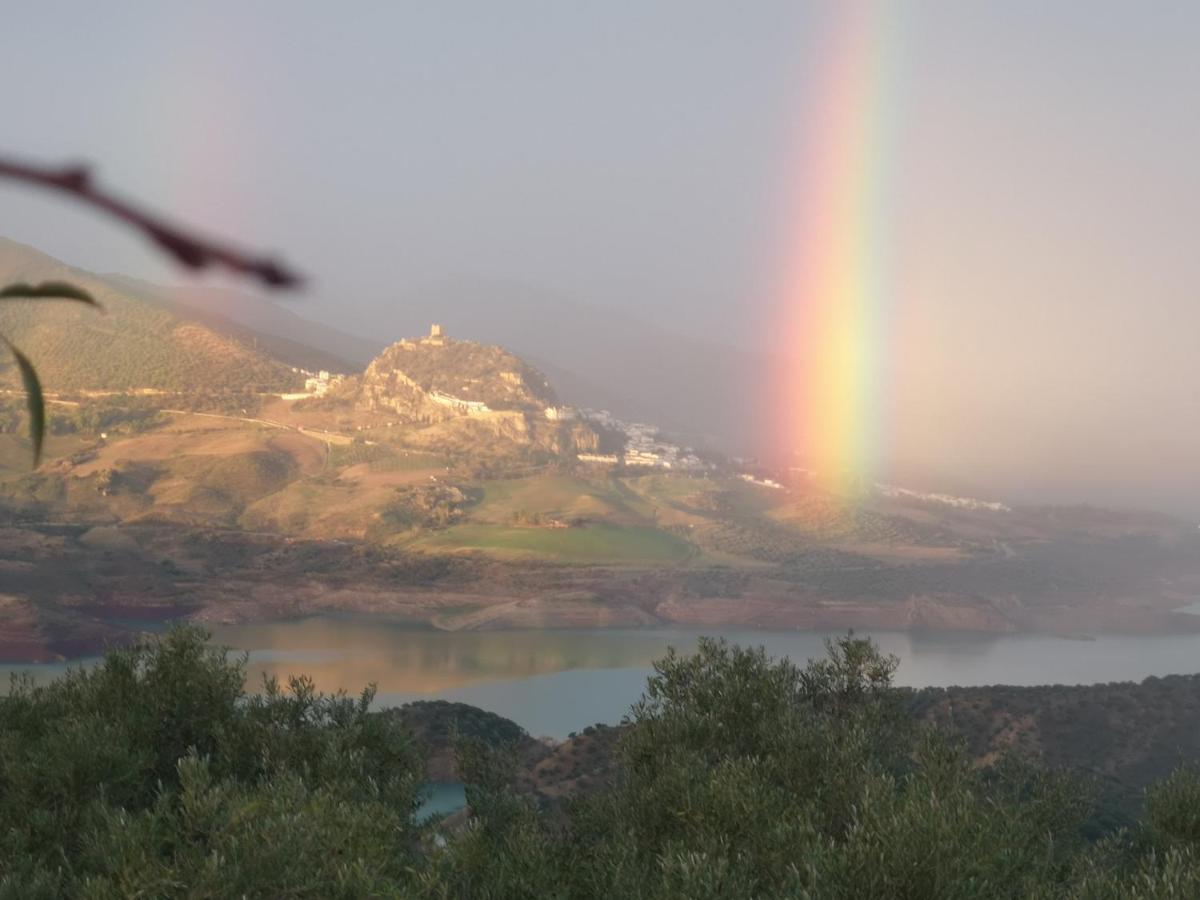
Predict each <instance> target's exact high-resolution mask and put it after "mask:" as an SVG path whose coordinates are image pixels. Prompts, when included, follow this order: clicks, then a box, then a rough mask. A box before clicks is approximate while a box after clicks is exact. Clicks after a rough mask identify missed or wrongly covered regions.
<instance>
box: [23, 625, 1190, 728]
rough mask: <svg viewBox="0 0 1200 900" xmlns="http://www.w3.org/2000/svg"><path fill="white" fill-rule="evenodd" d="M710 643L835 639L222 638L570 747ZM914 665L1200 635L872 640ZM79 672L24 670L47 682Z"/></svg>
mask: <svg viewBox="0 0 1200 900" xmlns="http://www.w3.org/2000/svg"><path fill="white" fill-rule="evenodd" d="M701 634H719V635H720V636H723V637H726V638H728V639H729V640H731V641H734V642H736V643H738V644H742V645H758V644H761V645H763V646H764V647H766V649H767V652H768V653H770V654H771V655H773V656H787V657H789V658H791V659H792V660H794V661H795V662H797V663H800V664H803V663H804V661H805V660H807V659H809V658H812V657H815V656H821V655H822V654H823V653H824V644H823V642H824V640H825V638H826V637H828V636H829V633H819V632H799V631H798V632H766V631H748V630H736V631H724V632H721V631H714V630H711V629H705V630H703V631H701V630H693V629H680V628H653V629H605V630H539V631H533V630H525V631H490V632H445V631H437V630H435V629H423V628H413V627H412V626H411V625H405V624H400V623H395V622H391V621H388V620H386V619H381V618H376V617H365V616H350V617H337V618H333V617H321V618H311V619H305V620H300V621H292V622H283V623H276V624H269V625H242V626H228V627H220V628H217V629H216V631H215V634H214V641H215V642H216V643H218V644H223V645H227V646H229V647H231V648H232V649H234V650H235V651H239V652H246V653H248V654H249V666H248V668H249V677H250V680H251V684H252V685H256V684H258V683H260V682H261V679H262V677H263V675H274V676H276V677H278V678H280V679H281V680H283V679H286V678H287V676H289V675H293V674H307V675H309V676H311V677H312V678H313V679H314V681H315V682H316V685H317V687H318V688H319V689H320V690H323V691H335V690H347V691H349V692H352V693H355V692H357V691H359V690H361V689H362V687H363V686H364V685H366V684H368V683H371V682H374V683H375V684H376V685H377V686H378V692H379V693H378V699H377V702H378V703H379V704H380V705H384V706H393V705H399V704H402V703H406V702H409V701H411V700H418V699H432V698H443V699H447V700H455V701H460V702H463V703H469V704H472V705H474V706H479V707H481V708H483V709H487V710H490V711H492V712H495V713H498V714H499V715H502V716H504V717H506V718H509V719H512V720H513V721H515V722H517V723H518V724H520V725H522V726H523V727H524V728H526V729H527V730H528V731H529V732H530V733H532V734H535V735H548V736H551V737H556V738H562V737H565V736H566V735H567V734H568V733H569V732H571V731H578V730H580V729H582V728H583V727H585V726H587V725H590V724H593V723H596V722H607V723H616V722H617V721H619V720H620V718H621V716H622V715H624V713H625V712H626V711H627V710H628V708H629V706H630V705H631V704H632V703H633V702H634V701H636V700H637V699H638V697H639V696H640V695H641V692H642V690H643V688H644V686H645V683H646V677H647V676H648V675H649V674H650V672H651V665H652V663H653V661H654V660H656V659H659V658H661V657H662V656H663V655H664V654H665V653H666V652H667V648H668V647H675V648H677V649H678V650H679V651H680V652H689V651H691V650H693V649H694V648H695V646H696V642H697V640H698V638H699V637H700V635H701ZM870 636H871V637H873V638H874V639H875V640H876V642H877V643H878V644H879V646H880V647H881V649H883V650H884V651H885V652H887V653H894V654H895V655H896V656H898V657H899V658H900V668H899V670H898V672H897V677H896V682H897V684H900V685H905V686H910V687H928V686H950V685H962V686H973V685H986V684H1011V685H1039V684H1094V683H1098V682H1111V681H1141V680H1142V679H1144V678H1146V677H1148V676H1151V675H1155V676H1163V675H1171V674H1190V673H1193V672H1197V671H1200V635H1198V634H1179V635H1156V636H1147V635H1109V636H1100V637H1097V638H1095V639H1070V638H1060V637H1052V636H1046V635H1026V634H1019V635H1005V636H1002V637H996V636H990V635H988V636H979V635H970V634H961V633H929V634H920V633H897V632H881V633H872V634H870ZM65 667H66V666H65V664H54V665H45V666H28V665H24V666H23V665H10V666H4V667H2V668H0V675H6V674H7V673H8V672H16V671H29V672H31V673H32V675H33V677H34V678H35V679H38V680H42V679H49V678H51V677H53V676H55V675H58V674H60V673H61V672H62V671H63V669H64V668H65Z"/></svg>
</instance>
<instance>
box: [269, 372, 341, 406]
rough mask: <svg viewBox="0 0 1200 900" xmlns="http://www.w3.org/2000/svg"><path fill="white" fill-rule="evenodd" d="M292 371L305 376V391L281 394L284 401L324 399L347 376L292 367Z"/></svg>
mask: <svg viewBox="0 0 1200 900" xmlns="http://www.w3.org/2000/svg"><path fill="white" fill-rule="evenodd" d="M292 371H293V372H296V373H297V374H300V375H304V376H305V378H304V390H303V391H298V392H296V393H294V394H280V395H279V396H281V397H282V398H283V399H284V400H303V399H304V398H306V397H324V396H325V395H326V394H328V393H329V392H330V391H331V390H333V388H335V387H337V386H338V385H339V384H341V383H342V381H343V380H345V378H346V376H345V375H337V374H334V373H331V372H327V371H325V370H324V369H321V371H319V372H310V371H308V369H298V368H296V367H295V366H293V367H292Z"/></svg>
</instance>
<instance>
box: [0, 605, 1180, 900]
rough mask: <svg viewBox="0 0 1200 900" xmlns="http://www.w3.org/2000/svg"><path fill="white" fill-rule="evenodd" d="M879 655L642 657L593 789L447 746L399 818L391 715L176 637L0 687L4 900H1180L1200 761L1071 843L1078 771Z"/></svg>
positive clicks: (708, 649)
mask: <svg viewBox="0 0 1200 900" xmlns="http://www.w3.org/2000/svg"><path fill="white" fill-rule="evenodd" d="M895 665H896V661H895V659H894V658H890V657H885V656H882V655H881V654H880V653H879V652H878V650H877V649H876V648H875V646H874V645H873V644H872V643H871V642H870V641H867V640H862V639H858V638H855V637H853V636H848V637H845V638H841V639H839V640H836V641H832V642H830V644H829V646H828V655H827V657H826V658H824V659H821V660H814V661H812V662H810V663H809V664H808V665H807V666H805V667H803V668H801V667H797V666H795V665H793V664H792V663H790V662H787V661H773V660H771V659H769V658H768V657H767V656H766V655H765V653H764V652H763V651H761V650H746V649H741V648H737V647H733V646H729V645H727V644H725V643H723V642H718V641H709V640H704V641H702V642H701V645H700V648H699V651H698V652H697V653H696V654H694V655H690V656H681V655H677V654H675V653H674V652H671V653H669V654H668V655H667V657H666V658H665V659H663V660H661V661H660V662H659V663H657V664H656V666H655V670H654V674H653V675H652V676H651V678H650V679H649V682H648V684H647V687H646V692H645V695H644V696H643V698H642V699H641V701H640V702H638V703H637V704H636V705H635V706H634V707H633V709H632V711H631V713H630V716H629V722H630V726H631V727H630V728H629V729H628V730H627V731H626V733H625V736H624V737H623V739H622V740H621V742H620V746H619V754H620V766H619V772H620V775H619V776H618V778H617V779H616V782H615V783H614V784H613V785H612V786H611V788H610V789H608V790H606V791H604V792H601V793H598V794H595V795H592V796H588V797H583V798H580V799H578V800H576V801H574V802H572V803H571V804H570V805H569V807H568V808H567V810H566V812H565V814H562V815H548V814H547V813H546V811H544V810H539V809H538V807H537V805H536V804H535V802H534V801H533V800H532V799H531V798H530V797H529V796H528V795H525V794H521V793H518V792H517V791H516V790H515V789H514V788H513V786H512V785H513V782H514V778H513V775H514V772H513V763H512V760H513V758H514V754H512V753H509V752H506V751H505V749H504V748H503V747H501V748H499V749H496V748H494V747H489V746H488V745H486V744H484V743H482V742H479V741H473V740H471V739H467V738H463V739H461V740H460V741H459V746H458V750H459V764H460V769H461V770H462V771H463V772H464V775H465V777H466V778H467V780H468V789H467V798H468V802H469V804H470V809H471V816H470V818H469V820H468V822H467V823H466V824H465V825H464V826H463V827H461V828H458V829H454V830H449V829H446V828H443V827H442V826H440V825H439V824H438V823H429V822H425V823H423V822H418V821H417V820H416V816H415V811H416V809H417V807H418V798H419V791H420V783H421V779H422V771H423V766H422V760H421V759H420V755H419V753H418V751H417V750H416V743H415V742H414V740H413V739H412V737H411V736H410V735H409V734H408V733H407V732H406V731H405V729H404V726H403V724H402V722H401V720H400V719H399V718H398V717H395V716H390V715H381V714H380V713H379V712H375V711H372V710H371V709H370V706H371V701H372V699H373V693H372V691H371V690H370V689H368V690H366V691H364V692H363V694H362V695H361V696H359V697H356V698H350V697H346V696H342V695H336V696H324V695H321V694H318V693H317V692H316V691H315V690H314V688H313V684H312V682H311V681H309V680H307V679H304V678H297V679H293V680H291V681H290V682H289V683H288V684H287V685H286V686H282V687H281V686H280V685H278V684H276V683H274V682H267V683H266V685H265V689H264V690H263V691H262V692H261V693H254V694H247V693H246V691H245V688H244V684H245V660H244V658H233V657H231V656H230V655H229V654H228V653H226V652H225V651H222V650H219V649H214V648H212V647H210V646H209V645H208V643H207V635H206V634H204V633H203V632H201V631H199V630H196V629H192V628H180V629H176V630H174V631H172V632H170V633H168V634H167V635H165V636H164V637H162V638H161V639H158V640H154V641H150V642H147V643H144V644H141V645H139V646H136V647H133V648H130V649H124V650H118V651H113V652H111V653H109V654H108V655H107V656H106V657H105V659H104V661H103V662H102V663H101V664H99V665H97V666H96V667H94V668H91V669H76V670H72V671H71V672H69V673H68V674H67V675H65V676H63V677H62V678H60V679H58V680H57V681H55V682H53V683H51V684H49V685H47V686H44V687H35V686H33V685H32V684H30V683H29V682H28V681H22V680H19V679H18V680H15V681H14V683H13V686H12V690H11V692H10V694H9V695H8V696H7V697H4V698H2V699H0V896H2V897H22V898H27V897H243V896H246V897H368V896H395V897H444V898H458V897H489V898H490V897H495V898H506V897H514V898H516V897H563V898H567V897H580V898H591V897H604V898H614V897H635V898H637V897H645V898H668V897H672V898H673V897H695V898H706V897H707V898H718V897H721V898H726V897H814V898H817V897H845V898H871V897H878V898H885V897H886V898H894V897H901V898H903V897H911V898H926V897H955V898H957V897H1062V896H1068V897H1097V898H1101V897H1113V898H1116V897H1194V896H1200V778H1198V777H1197V775H1196V774H1195V773H1193V772H1191V771H1190V770H1181V771H1179V772H1177V773H1176V774H1174V775H1172V776H1171V777H1170V778H1168V779H1166V780H1165V781H1164V782H1162V783H1161V784H1159V785H1157V786H1156V787H1154V788H1153V789H1151V791H1150V792H1149V794H1148V797H1147V802H1146V813H1145V818H1144V821H1143V822H1142V823H1140V824H1139V825H1138V826H1137V827H1136V828H1134V829H1132V830H1128V831H1123V832H1118V833H1116V834H1112V835H1110V836H1108V837H1106V838H1104V839H1102V840H1100V841H1089V840H1087V839H1085V837H1084V834H1085V830H1084V824H1085V822H1086V821H1087V820H1088V817H1089V814H1090V806H1089V800H1088V791H1087V786H1086V785H1083V784H1080V783H1078V782H1077V781H1076V780H1074V779H1073V778H1072V777H1071V776H1069V775H1066V774H1061V773H1052V772H1046V771H1042V770H1039V769H1038V768H1036V767H1034V766H1032V765H1029V764H1026V763H1022V762H1020V761H1018V760H1001V761H999V762H998V763H996V764H994V765H991V766H988V767H981V766H979V765H977V764H976V762H975V761H973V760H972V759H971V758H970V757H969V756H968V755H967V753H966V752H965V751H964V749H963V747H962V746H961V745H960V744H959V743H956V742H955V741H954V740H953V739H951V738H950V737H949V736H947V735H945V734H941V733H939V732H937V731H934V730H932V729H930V728H928V727H926V726H920V725H918V724H917V723H916V722H915V720H914V719H913V718H912V716H911V715H910V714H909V713H908V712H907V711H906V707H905V706H904V702H903V697H902V696H900V695H899V692H897V691H896V690H894V689H893V688H892V686H891V684H892V674H893V672H894V669H895Z"/></svg>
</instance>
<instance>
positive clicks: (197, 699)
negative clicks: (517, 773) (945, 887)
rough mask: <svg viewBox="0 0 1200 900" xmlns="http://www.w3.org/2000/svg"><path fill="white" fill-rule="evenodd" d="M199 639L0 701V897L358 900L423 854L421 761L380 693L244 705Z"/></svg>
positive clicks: (272, 687)
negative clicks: (375, 707)
mask: <svg viewBox="0 0 1200 900" xmlns="http://www.w3.org/2000/svg"><path fill="white" fill-rule="evenodd" d="M207 637H208V636H207V635H206V634H205V633H204V632H202V631H200V630H198V629H195V628H179V629H176V630H173V631H171V632H169V633H168V634H167V635H166V636H164V637H162V638H161V639H157V640H152V641H148V642H145V643H142V644H139V645H137V646H135V647H132V648H129V649H123V650H116V651H112V652H110V653H108V654H107V655H106V657H105V659H104V660H103V662H101V663H100V664H98V665H97V666H95V667H94V668H79V669H72V670H70V671H69V672H68V674H67V675H66V676H64V677H62V678H60V679H59V680H57V681H55V682H53V683H51V684H49V685H47V686H41V687H37V686H33V685H32V684H30V683H29V682H28V681H22V680H19V679H17V680H14V682H13V685H12V690H11V692H10V693H9V695H8V696H6V697H3V698H0V897H70V896H81V897H110V896H112V897H118V896H119V897H127V896H146V897H169V896H238V897H241V896H259V897H284V896H314V897H338V896H343V897H359V896H367V895H370V894H372V893H378V892H380V891H382V890H384V889H385V888H386V887H387V886H388V885H395V884H398V883H400V882H401V881H402V880H403V878H404V875H405V872H406V871H407V868H408V867H409V866H410V865H411V864H412V862H413V860H414V858H415V853H416V841H417V836H418V834H417V829H416V827H415V826H414V825H413V823H412V814H413V811H414V809H415V808H416V802H417V790H418V786H419V783H420V776H421V765H420V760H419V758H418V756H417V754H416V752H415V750H414V748H413V744H412V743H411V741H410V740H409V737H408V735H407V733H406V732H405V731H403V730H402V729H401V727H400V726H398V725H397V724H396V723H395V720H394V719H392V718H390V717H386V716H380V715H377V714H375V713H371V712H369V711H368V706H369V704H370V702H371V700H372V696H373V694H372V691H371V690H367V691H364V692H363V694H362V695H361V696H359V697H357V698H350V697H346V696H342V695H334V696H327V695H321V694H318V693H317V692H315V691H314V689H313V685H312V682H311V681H309V680H307V679H304V678H295V679H292V680H291V681H290V683H289V684H288V685H287V686H286V687H281V686H280V685H278V684H277V683H275V682H273V681H268V682H266V683H265V685H264V690H263V692H262V693H261V694H256V695H253V696H251V695H247V693H246V692H245V689H244V682H245V668H244V662H245V661H244V659H233V658H231V657H230V656H229V655H228V654H227V653H226V652H224V651H222V650H219V649H215V648H212V647H210V646H208V644H207Z"/></svg>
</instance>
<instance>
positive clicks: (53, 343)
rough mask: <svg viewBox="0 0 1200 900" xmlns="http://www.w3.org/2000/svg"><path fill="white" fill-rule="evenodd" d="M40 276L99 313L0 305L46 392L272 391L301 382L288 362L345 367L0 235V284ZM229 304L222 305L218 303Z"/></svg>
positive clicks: (6, 329) (10, 377) (11, 378)
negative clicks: (81, 294) (84, 296)
mask: <svg viewBox="0 0 1200 900" xmlns="http://www.w3.org/2000/svg"><path fill="white" fill-rule="evenodd" d="M46 280H66V281H70V282H72V283H74V284H78V285H80V286H81V287H83V288H85V289H87V290H88V291H90V292H91V293H92V295H93V296H94V297H95V298H96V299H97V300H98V301H99V302H100V304H101V305H102V306H103V313H97V312H96V311H94V310H91V309H87V308H85V307H82V306H80V305H78V304H72V303H65V302H63V303H59V302H46V301H36V302H35V301H22V300H16V301H11V302H6V303H5V304H4V305H3V307H0V332H2V333H4V334H5V335H7V336H8V337H9V338H10V339H11V340H12V341H13V342H14V343H15V344H17V346H19V347H20V348H21V349H22V350H24V351H25V353H26V354H27V355H28V356H29V357H30V358H31V359H32V360H33V361H34V364H35V365H36V366H37V368H38V371H39V372H40V373H41V376H42V380H43V383H44V385H45V387H46V389H47V390H49V391H71V390H127V389H132V388H157V389H162V390H198V391H247V390H249V391H256V390H258V391H277V390H279V391H282V390H290V389H294V388H296V387H298V386H299V385H300V384H302V382H303V378H302V376H299V375H297V374H296V373H295V372H293V371H292V367H293V366H296V367H301V368H308V369H321V368H329V369H336V370H340V371H345V370H348V369H350V368H352V367H353V363H352V362H350V361H347V360H344V359H343V358H341V357H339V356H338V355H337V354H335V353H332V352H329V351H326V350H320V349H316V348H313V347H310V346H308V345H306V344H303V343H301V342H300V341H299V340H295V339H292V338H289V337H285V336H280V335H278V334H270V333H264V332H259V331H256V330H254V329H253V328H250V327H247V326H246V325H244V324H240V323H238V322H235V321H232V320H231V319H229V318H226V317H224V316H223V315H221V314H220V313H219V312H217V311H213V310H209V309H201V308H198V307H196V306H193V305H188V304H187V303H184V302H181V301H178V300H177V299H173V296H172V292H171V291H170V290H169V289H165V288H162V289H156V288H154V287H153V286H151V285H145V284H142V283H139V282H134V281H133V280H131V279H124V278H115V277H105V276H99V275H95V274H93V273H90V272H86V271H83V270H81V269H75V268H73V267H71V266H68V265H66V264H65V263H62V262H60V261H58V260H56V259H54V258H52V257H50V256H47V255H46V254H44V253H41V252H39V251H38V250H35V249H34V248H32V247H27V246H25V245H23V244H19V243H16V242H15V241H10V240H7V239H4V238H0V284H8V283H11V282H18V281H26V282H39V281H46ZM258 303H259V304H260V305H261V304H263V303H265V301H258ZM218 305H221V304H218ZM230 306H231V304H230V303H229V302H228V299H226V302H225V303H224V304H223V307H224V308H229V307H230ZM276 318H277V319H279V320H282V321H290V320H288V319H287V316H286V315H281V316H277V317H276ZM313 327H314V329H319V328H320V326H313ZM283 330H286V329H283ZM292 330H293V333H295V334H297V335H299V334H301V333H302V332H303V329H292ZM0 379H3V380H4V381H6V382H8V383H10V384H15V383H16V380H17V378H16V372H15V367H14V366H13V365H12V363H11V361H10V360H8V359H3V360H0Z"/></svg>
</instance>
